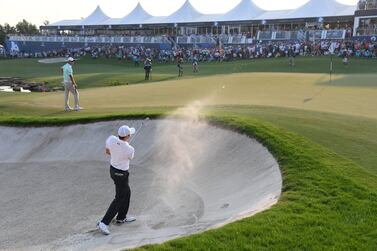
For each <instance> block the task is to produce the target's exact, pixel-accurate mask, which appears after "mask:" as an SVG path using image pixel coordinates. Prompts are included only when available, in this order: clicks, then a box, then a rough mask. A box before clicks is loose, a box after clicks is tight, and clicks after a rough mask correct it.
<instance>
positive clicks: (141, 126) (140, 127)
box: [129, 117, 149, 144]
mask: <svg viewBox="0 0 377 251" xmlns="http://www.w3.org/2000/svg"><path fill="white" fill-rule="evenodd" d="M148 120H149V117H146V118H145V119H144V120H143V121H142V122H141V124H140V126H139V128H138V129H137V130H136V132H135V134H134V135H133V136H132V138H131V140H130V141H129V143H130V144H131V143H132V142H134V140H135V138H136V136H137V135H138V134H139V133H140V131H141V129H142V128H143V126H144V124H145V122H146V121H148Z"/></svg>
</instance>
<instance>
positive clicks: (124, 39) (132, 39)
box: [9, 35, 170, 44]
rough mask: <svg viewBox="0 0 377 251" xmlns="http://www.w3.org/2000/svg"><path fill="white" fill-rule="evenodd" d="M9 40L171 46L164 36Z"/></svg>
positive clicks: (12, 39)
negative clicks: (164, 44)
mask: <svg viewBox="0 0 377 251" xmlns="http://www.w3.org/2000/svg"><path fill="white" fill-rule="evenodd" d="M9 40H11V41H18V42H59V43H86V44H91V43H98V44H112V43H119V44H127V43H137V44H143V43H148V44H155V43H156V44H157V43H158V44H161V43H166V44H169V43H170V42H169V40H168V38H166V37H164V36H157V37H143V36H137V37H135V36H132V37H131V36H90V37H87V36H74V37H73V36H66V37H64V36H19V35H14V36H13V35H12V36H9Z"/></svg>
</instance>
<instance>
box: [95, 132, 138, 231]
mask: <svg viewBox="0 0 377 251" xmlns="http://www.w3.org/2000/svg"><path fill="white" fill-rule="evenodd" d="M132 134H135V128H130V127H128V126H126V125H125V126H122V127H120V128H119V130H118V137H115V136H110V137H109V138H108V139H107V140H106V154H108V155H110V157H111V159H110V164H111V165H110V177H111V179H112V180H113V181H114V184H115V198H114V200H113V202H112V203H111V204H110V207H109V209H108V210H107V212H106V214H105V216H104V217H103V219H102V220H101V221H100V222H98V223H97V227H98V229H99V230H100V232H101V233H103V234H105V235H109V234H110V231H109V229H108V226H109V224H110V223H111V221H112V220H113V219H114V217H115V216H116V223H118V224H122V223H126V222H132V221H135V220H136V219H135V218H133V217H129V216H127V213H128V208H129V205H130V198H131V189H130V186H129V184H128V176H129V172H128V170H129V168H130V160H132V159H133V158H134V154H135V149H134V148H133V147H132V146H131V145H130V144H129V143H128V141H129V140H130V138H131V135H132Z"/></svg>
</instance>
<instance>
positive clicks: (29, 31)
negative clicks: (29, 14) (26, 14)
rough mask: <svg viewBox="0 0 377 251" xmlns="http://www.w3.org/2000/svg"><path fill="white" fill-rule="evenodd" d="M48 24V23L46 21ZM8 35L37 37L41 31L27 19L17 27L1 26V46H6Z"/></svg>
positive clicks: (6, 24)
mask: <svg viewBox="0 0 377 251" xmlns="http://www.w3.org/2000/svg"><path fill="white" fill-rule="evenodd" d="M46 23H47V24H48V21H45V25H46ZM7 34H22V35H37V34H39V29H38V27H37V26H36V25H35V24H32V23H29V22H28V21H26V20H25V19H23V20H22V21H20V22H18V23H17V24H16V25H15V26H11V25H10V24H8V23H5V24H4V25H1V24H0V44H4V42H5V38H6V35H7Z"/></svg>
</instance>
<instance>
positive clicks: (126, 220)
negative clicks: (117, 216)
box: [115, 216, 136, 224]
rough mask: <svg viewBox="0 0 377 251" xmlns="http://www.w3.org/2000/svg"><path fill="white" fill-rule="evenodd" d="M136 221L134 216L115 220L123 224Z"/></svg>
mask: <svg viewBox="0 0 377 251" xmlns="http://www.w3.org/2000/svg"><path fill="white" fill-rule="evenodd" d="M134 221H136V218H135V217H131V216H127V217H126V218H125V219H124V220H116V221H115V222H116V223H117V224H123V223H129V222H134Z"/></svg>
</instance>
